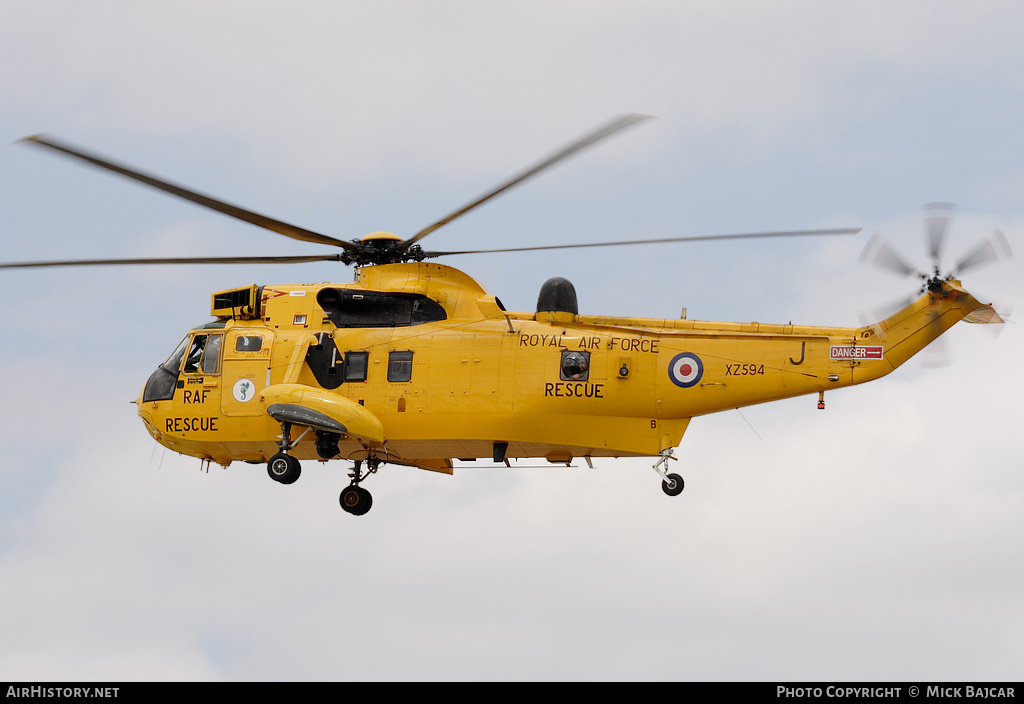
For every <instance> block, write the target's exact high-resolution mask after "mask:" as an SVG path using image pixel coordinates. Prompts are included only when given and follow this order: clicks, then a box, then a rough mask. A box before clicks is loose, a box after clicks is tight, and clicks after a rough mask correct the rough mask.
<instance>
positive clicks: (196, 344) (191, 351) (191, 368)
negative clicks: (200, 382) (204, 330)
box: [183, 335, 206, 374]
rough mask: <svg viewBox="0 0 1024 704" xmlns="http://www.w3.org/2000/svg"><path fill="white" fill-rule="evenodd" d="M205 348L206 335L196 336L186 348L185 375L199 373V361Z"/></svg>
mask: <svg viewBox="0 0 1024 704" xmlns="http://www.w3.org/2000/svg"><path fill="white" fill-rule="evenodd" d="M205 347H206V335H196V336H195V337H193V338H192V345H191V346H190V347H189V348H188V356H186V357H185V368H184V370H183V371H184V372H185V373H186V374H197V373H198V372H199V360H201V359H202V358H203V349H204V348H205Z"/></svg>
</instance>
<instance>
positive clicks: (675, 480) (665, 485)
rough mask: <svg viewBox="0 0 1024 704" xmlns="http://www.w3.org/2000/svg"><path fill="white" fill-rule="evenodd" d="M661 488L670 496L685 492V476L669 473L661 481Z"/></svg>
mask: <svg viewBox="0 0 1024 704" xmlns="http://www.w3.org/2000/svg"><path fill="white" fill-rule="evenodd" d="M661 490H662V491H664V492H665V493H666V494H668V495H669V496H679V495H680V494H682V493H683V478H682V477H680V476H679V475H678V474H669V475H667V476H666V477H665V481H663V482H662V483H661Z"/></svg>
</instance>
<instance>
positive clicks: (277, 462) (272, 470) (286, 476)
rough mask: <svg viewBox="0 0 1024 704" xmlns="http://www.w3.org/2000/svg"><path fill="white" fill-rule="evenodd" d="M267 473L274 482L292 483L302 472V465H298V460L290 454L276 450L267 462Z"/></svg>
mask: <svg viewBox="0 0 1024 704" xmlns="http://www.w3.org/2000/svg"><path fill="white" fill-rule="evenodd" d="M267 474H269V475H270V478H271V479H273V480H274V481H275V482H280V483H282V484H293V483H294V482H295V480H296V479H298V478H299V475H300V474H302V467H301V466H300V465H299V461H298V460H297V459H295V458H294V457H292V456H291V455H286V454H284V453H283V452H278V453H277V454H276V455H274V456H273V457H271V458H270V461H269V462H267Z"/></svg>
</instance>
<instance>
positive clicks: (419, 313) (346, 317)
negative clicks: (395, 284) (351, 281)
mask: <svg viewBox="0 0 1024 704" xmlns="http://www.w3.org/2000/svg"><path fill="white" fill-rule="evenodd" d="M316 302H317V303H319V304H320V307H321V308H323V309H324V313H326V314H327V317H328V318H330V320H331V322H332V323H334V325H335V327H339V328H388V327H404V326H408V325H422V324H423V323H430V322H434V321H438V320H445V319H447V317H448V315H447V313H445V311H444V308H442V307H441V305H440V304H439V303H437V301H433V300H431V299H429V298H427V297H426V296H424V295H422V294H418V293H393V292H387V291H361V290H358V289H344V288H324V289H320V292H319V293H318V294H317V295H316Z"/></svg>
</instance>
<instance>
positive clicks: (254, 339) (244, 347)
mask: <svg viewBox="0 0 1024 704" xmlns="http://www.w3.org/2000/svg"><path fill="white" fill-rule="evenodd" d="M261 349H263V338H262V337H260V336H259V335H239V336H238V337H236V338H235V352H259V351H260V350H261Z"/></svg>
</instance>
